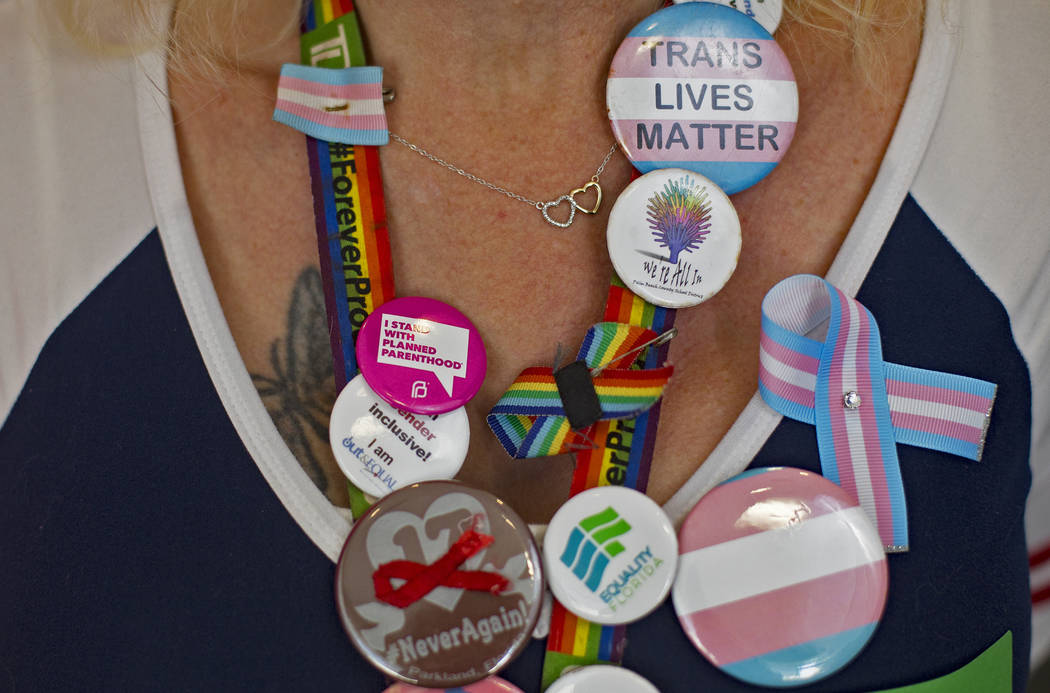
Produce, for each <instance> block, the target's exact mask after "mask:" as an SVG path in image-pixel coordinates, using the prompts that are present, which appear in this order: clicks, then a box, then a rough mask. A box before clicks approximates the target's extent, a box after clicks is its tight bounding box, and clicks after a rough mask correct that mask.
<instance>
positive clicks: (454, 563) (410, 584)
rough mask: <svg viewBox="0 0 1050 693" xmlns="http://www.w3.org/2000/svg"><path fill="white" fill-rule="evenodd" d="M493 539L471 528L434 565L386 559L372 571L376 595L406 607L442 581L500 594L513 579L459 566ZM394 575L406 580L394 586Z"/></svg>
mask: <svg viewBox="0 0 1050 693" xmlns="http://www.w3.org/2000/svg"><path fill="white" fill-rule="evenodd" d="M493 541H495V539H494V538H493V537H492V536H490V535H488V534H480V533H479V532H475V531H474V530H473V529H468V530H467V531H466V532H464V533H463V535H462V536H461V537H460V538H459V539H457V540H456V542H455V543H454V544H452V546H451V547H449V550H448V552H447V553H446V554H445V555H444V556H442V557H441V558H439V559H438V560H436V561H434V562H433V563H431V564H430V565H424V564H422V563H416V562H415V561H389V562H387V563H384V564H383V565H381V566H379V567H378V568H377V569H376V571H375V572H374V573H372V584H373V585H374V586H375V591H376V597H378V598H379V600H380V601H383V602H386V603H387V604H390V605H392V606H396V607H398V608H399V609H404V608H405V607H408V606H410V605H412V604H414V603H415V602H417V601H419V600H420V599H422V598H423V597H425V596H426V595H428V594H429V593H430V591H431V590H432V589H434V588H435V587H437V586H439V585H441V586H444V587H459V588H461V589H465V590H477V591H481V592H492V593H493V594H499V593H500V592H502V591H503V590H505V589H507V587H508V586H509V585H510V581H509V580H507V578H505V577H503V576H502V575H500V574H499V573H492V572H487V571H484V570H457V568H459V566H460V565H462V564H463V562H464V561H465V560H467V559H468V558H470V557H471V556H473V555H474V554H476V553H477V552H478V551H481V550H482V549H483V548H485V547H486V546H488V545H489V544H491V543H492V542H493ZM392 579H399V580H405V584H403V585H401V587H398V588H397V589H394V586H393V584H391V582H390V581H391V580H392Z"/></svg>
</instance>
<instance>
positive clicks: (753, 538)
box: [672, 467, 888, 687]
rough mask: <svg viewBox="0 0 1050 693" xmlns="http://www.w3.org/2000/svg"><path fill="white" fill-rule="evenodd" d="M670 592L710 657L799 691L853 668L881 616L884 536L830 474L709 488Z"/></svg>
mask: <svg viewBox="0 0 1050 693" xmlns="http://www.w3.org/2000/svg"><path fill="white" fill-rule="evenodd" d="M678 539H679V548H680V551H681V556H680V558H679V563H678V577H677V579H676V580H675V584H674V589H673V591H672V600H673V602H674V608H675V612H676V613H677V614H678V619H679V621H680V622H681V624H682V628H683V629H684V630H685V633H686V635H687V636H688V637H689V639H690V640H691V641H692V642H693V644H694V645H695V646H696V648H697V649H698V650H700V652H701V653H702V654H703V655H704V657H706V658H707V659H708V660H709V661H710V662H711V663H712V664H714V665H715V666H716V667H718V668H719V669H721V670H722V671H724V672H726V673H727V674H730V675H731V676H734V677H736V678H738V679H741V680H743V681H746V682H748V683H751V684H756V685H760V686H775V687H784V686H799V685H802V684H807V683H813V682H814V681H817V680H820V679H822V678H825V677H827V676H829V675H831V674H833V673H834V672H836V671H838V670H839V669H841V668H842V667H844V666H846V665H847V664H848V663H849V662H850V661H851V660H852V659H853V658H854V657H855V656H856V655H857V653H859V652H860V650H861V649H862V648H863V647H864V646H865V645H866V644H867V642H868V640H869V639H870V638H871V636H872V634H873V632H874V630H875V627H876V625H877V624H878V622H879V620H880V619H881V617H882V611H883V607H884V606H885V603H886V591H887V584H888V577H887V567H886V555H885V553H884V552H883V549H882V541H881V540H880V538H879V534H878V532H877V531H876V530H875V527H874V526H873V525H872V523H871V521H870V520H869V519H868V516H867V515H866V514H865V513H864V511H863V509H861V507H860V506H859V505H858V504H857V501H856V500H855V499H853V498H851V497H850V496H849V494H847V493H846V492H845V491H843V490H842V489H841V488H840V487H839V486H838V485H836V484H834V483H832V482H831V481H829V480H827V479H825V478H824V477H822V476H820V475H818V474H813V473H811V472H807V471H804V470H801V469H793V468H790V467H772V468H768V469H756V470H752V471H749V472H745V473H744V474H741V475H739V476H737V477H734V478H732V479H730V480H729V481H726V482H725V483H723V484H721V485H719V486H717V487H715V488H714V489H712V490H711V491H710V492H709V493H707V494H706V495H705V496H704V497H703V498H701V499H700V502H698V503H697V504H696V507H694V508H693V510H692V511H691V512H690V513H689V515H688V516H687V517H686V519H685V521H684V522H683V524H682V528H681V531H680V533H679V538H678Z"/></svg>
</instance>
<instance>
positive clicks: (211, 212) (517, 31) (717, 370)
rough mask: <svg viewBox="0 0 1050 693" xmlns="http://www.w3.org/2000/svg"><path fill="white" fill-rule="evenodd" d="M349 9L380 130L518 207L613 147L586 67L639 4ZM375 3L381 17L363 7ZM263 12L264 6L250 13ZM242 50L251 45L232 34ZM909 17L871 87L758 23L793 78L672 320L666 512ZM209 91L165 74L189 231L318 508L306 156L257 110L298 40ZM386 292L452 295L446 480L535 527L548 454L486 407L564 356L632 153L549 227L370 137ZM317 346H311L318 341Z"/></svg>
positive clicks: (854, 137) (252, 56)
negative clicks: (372, 76)
mask: <svg viewBox="0 0 1050 693" xmlns="http://www.w3.org/2000/svg"><path fill="white" fill-rule="evenodd" d="M610 4H615V7H616V9H615V11H611V10H609V9H607V8H605V7H604V6H603V5H604V4H603V3H599V2H593V3H580V4H576V3H550V4H549V5H548V4H546V3H538V2H529V3H490V4H486V5H484V9H483V11H481V10H478V9H477V8H476V7H475V6H473V5H471V4H468V3H426V2H419V3H417V2H399V3H378V2H375V1H374V0H364V1H360V2H358V3H356V5H357V10H358V12H359V16H360V19H361V23H362V26H363V27H364V28H365V33H366V37H367V39H366V40H367V51H368V52H367V54H368V55H369V63H370V64H374V65H382V66H383V67H384V83H385V84H387V85H392V86H394V87H395V88H396V89H397V99H396V101H395V102H394V103H393V104H391V105H390V106H389V107H388V109H387V116H388V120H389V123H390V129H391V130H392V131H393V132H396V133H398V134H400V135H402V136H404V137H405V138H407V139H408V140H409V141H412V142H414V143H416V144H418V145H420V146H422V147H424V148H426V149H427V150H429V151H431V152H433V153H434V154H436V155H438V156H441V157H442V158H445V159H447V160H450V161H452V162H454V163H456V164H457V165H459V166H461V167H463V168H464V169H466V170H468V171H471V172H473V173H475V174H477V175H480V176H481V177H483V178H485V179H486V180H489V181H492V182H494V183H496V184H498V185H503V186H504V187H507V188H509V189H511V190H514V191H515V192H520V193H522V194H524V195H525V196H527V197H531V198H533V199H541V200H547V199H553V198H555V197H557V196H559V195H561V194H563V193H565V192H568V191H569V190H570V189H572V188H575V187H578V186H580V185H582V184H583V183H584V182H586V181H587V180H588V179H589V178H590V176H591V175H592V174H593V173H594V170H595V168H596V167H597V166H598V164H599V163H600V162H601V160H602V158H603V157H604V156H605V153H606V152H607V151H608V149H609V146H610V145H611V143H612V135H611V133H610V128H609V123H608V119H607V118H606V113H605V97H604V94H605V76H606V73H607V69H608V65H609V63H610V61H611V58H612V54H613V52H614V51H615V49H616V47H617V46H618V45H619V42H620V40H621V38H622V37H623V36H624V35H625V34H626V33H627V31H628V30H629V29H630V28H631V27H632V26H634V24H636V23H637V22H638V21H640V20H641V19H642V18H644V17H645V16H646V15H647V14H649V13H650V12H652V11H653V10H655V9H656V7H655V6H654V3H652V2H627V3H624V2H620V3H610ZM380 5H381V6H380ZM270 9H272V10H273V11H274V12H275V13H276V12H277V10H276V9H275V8H271V7H270V6H269V5H268V4H266V3H261V7H260V12H261V13H263V14H262V15H261V16H265V12H267V11H268V10H270ZM242 38H243V40H245V41H246V42H249V43H250V42H251V36H250V35H246V36H245V37H242ZM919 38H920V36H919V29H918V28H917V27H915V26H912V27H905V28H898V29H895V30H885V31H884V32H882V34H880V36H879V41H880V46H881V48H882V52H883V54H884V56H885V58H886V62H885V66H884V68H882V69H881V70H880V73H879V80H878V85H877V87H878V88H873V86H872V84H870V83H869V81H867V80H866V79H865V78H864V77H863V76H862V75H861V74H860V72H859V71H858V70H857V69H856V68H855V66H854V64H853V62H852V60H851V57H850V52H849V47H848V46H846V45H844V44H841V43H838V42H836V41H835V40H833V39H829V38H828V37H827V36H826V35H824V34H823V33H822V32H820V31H818V30H815V29H813V28H811V27H807V26H803V25H799V24H792V23H790V22H789V23H786V24H784V25H782V27H781V28H780V30H779V31H778V33H777V40H778V42H779V43H780V45H781V46H782V47H783V48H784V50H785V52H786V53H787V55H788V58H789V59H790V61H791V64H792V66H793V67H794V70H795V74H796V78H797V80H798V87H799V101H800V112H799V119H798V120H799V125H798V129H797V132H796V135H795V139H794V142H793V144H792V146H791V149H790V151H789V152H788V154H787V156H786V158H785V159H784V160H783V162H782V163H781V164H780V166H779V167H778V168H777V169H776V170H774V172H773V173H772V174H771V175H770V176H768V177H767V178H766V179H765V180H763V181H762V182H760V183H759V184H758V185H756V186H754V187H753V188H751V189H749V190H747V191H744V192H742V193H739V194H737V195H734V196H733V198H732V199H733V203H734V205H735V206H736V208H737V212H738V214H739V216H740V220H741V224H742V227H743V249H742V251H741V256H740V262H739V265H738V268H737V270H736V273H735V274H734V275H733V277H732V278H731V279H730V281H729V283H728V284H727V285H726V286H725V288H724V289H723V290H722V291H721V292H720V293H719V294H718V295H717V296H715V297H714V298H712V299H711V300H709V301H706V302H705V303H703V304H701V305H700V306H698V307H695V308H691V309H685V310H682V311H679V313H678V318H677V322H676V324H677V326H678V328H679V330H680V335H679V336H678V337H677V338H676V339H675V340H674V342H673V343H672V347H671V360H672V362H673V363H674V365H675V368H676V373H675V377H674V378H673V379H672V381H671V385H670V386H669V388H668V390H667V393H666V395H665V397H666V400H665V404H664V407H663V412H662V418H661V422H660V429H659V437H658V440H657V445H656V449H655V453H654V457H653V466H652V474H651V477H650V482H649V488H648V493H649V495H650V496H652V497H653V498H654V499H655V500H657V501H658V502H663V501H665V500H666V499H667V498H669V497H670V496H671V494H673V493H674V491H675V490H677V488H678V487H679V486H680V485H681V484H682V483H683V482H684V481H685V480H686V479H687V478H688V477H689V476H690V475H691V474H692V473H693V472H694V471H695V470H696V469H697V468H698V467H699V466H700V465H701V464H702V463H703V460H704V459H705V458H706V457H707V455H708V454H709V453H710V452H711V450H712V449H713V448H714V447H715V445H716V444H717V443H718V441H719V440H720V439H721V437H722V436H723V435H724V434H725V432H726V431H727V430H728V429H729V427H730V426H731V425H732V423H733V421H734V420H735V419H736V417H737V415H738V414H739V413H740V411H741V410H742V409H743V407H744V405H745V404H746V403H747V401H748V400H749V399H750V397H751V395H752V394H753V393H754V391H755V387H756V382H757V370H758V360H757V354H758V336H759V315H760V314H759V306H760V302H761V299H762V297H763V295H764V294H765V292H766V291H767V290H768V289H769V288H770V287H771V286H772V285H773V284H774V283H776V282H777V281H778V280H780V279H782V278H784V277H786V276H789V275H792V274H797V273H800V272H807V273H813V274H824V273H825V272H826V270H827V268H828V267H829V266H830V264H831V262H832V260H833V259H834V257H835V254H836V253H837V251H838V248H839V246H840V245H841V243H842V241H843V239H844V238H845V236H846V233H847V231H848V229H849V226H850V224H851V223H852V221H853V218H854V217H855V216H856V214H857V211H858V210H859V208H860V206H861V204H862V203H863V201H864V198H865V196H866V194H867V191H868V189H869V187H870V186H871V183H872V181H873V179H874V177H875V174H876V172H877V170H878V166H879V163H880V161H881V158H882V154H883V152H884V150H885V148H886V145H887V144H888V142H889V138H890V136H891V134H892V132H893V127H894V125H895V123H896V120H897V116H898V113H899V111H900V107H901V104H902V103H903V100H904V97H905V95H906V92H907V88H908V83H909V80H910V78H911V73H912V70H913V68H914V62H915V57H916V55H917V51H918V42H919ZM244 56H245V57H244V60H243V61H242V63H241V64H240V66H239V68H238V69H237V70H236V71H233V70H229V71H228V74H226V75H225V79H223V80H219V81H217V80H214V79H209V80H203V79H199V78H196V77H194V74H193V69H192V66H193V58H192V56H183V58H184V59H185V63H184V66H185V67H186V69H185V70H180V71H178V72H175V71H173V72H172V73H171V74H170V87H171V97H172V103H173V108H174V112H175V119H176V135H177V138H178V143H179V154H180V159H181V162H182V166H183V175H184V178H185V181H186V188H187V194H188V196H189V202H190V207H191V209H192V211H193V218H194V223H195V225H196V228H197V233H198V236H199V238H200V240H201V244H202V247H203V249H204V253H205V257H206V259H207V262H208V267H209V270H210V271H211V274H212V279H213V281H214V282H215V285H216V289H217V291H218V294H219V298H220V301H221V302H222V306H223V310H224V312H225V314H226V317H227V320H228V321H229V324H230V327H231V329H232V331H233V335H234V338H235V340H236V342H237V346H238V348H239V350H240V352H241V355H242V356H243V358H244V361H245V363H246V365H247V367H248V370H249V372H251V373H252V374H253V377H254V378H255V382H256V385H257V387H258V388H259V391H260V394H261V396H262V397H263V400H264V402H265V403H266V404H267V408H268V410H269V411H270V412H271V415H273V416H274V419H275V421H276V422H277V424H278V428H279V430H280V431H281V433H282V435H283V436H284V437H285V439H286V441H288V443H289V445H290V446H291V448H292V450H293V452H295V453H296V456H297V457H298V458H299V459H300V461H301V462H302V463H303V465H304V468H306V469H307V470H308V472H310V473H311V475H312V476H313V477H314V478H315V481H317V483H318V484H319V485H320V486H321V487H322V488H324V489H325V491H326V493H327V494H328V495H329V497H330V498H332V499H333V500H334V501H336V502H341V501H342V502H345V500H344V499H345V491H344V488H343V482H342V481H341V479H342V477H341V474H340V473H339V471H338V469H337V468H336V467H335V465H334V462H333V461H332V459H331V452H330V451H329V450H328V449H327V415H328V411H330V408H331V403H332V401H333V400H334V396H335V392H334V384H332V381H331V378H330V375H329V374H330V372H331V356H330V354H328V353H327V349H328V344H327V333H326V328H325V325H324V321H323V307H321V306H320V305H319V304H318V301H319V300H320V298H319V293H318V283H319V282H318V278H317V270H316V264H317V249H316V242H315V237H314V221H313V207H312V199H311V194H310V185H309V172H308V170H307V159H306V148H305V146H304V144H303V136H302V135H301V134H299V133H298V132H295V131H293V130H291V129H290V128H287V127H285V126H282V125H278V124H276V123H274V122H272V120H271V115H272V110H273V99H274V96H273V95H274V93H275V91H276V83H277V77H278V72H279V69H280V65H281V64H282V63H284V62H295V61H296V60H297V56H298V37H297V36H290V37H288V39H287V40H283V41H281V42H278V43H271V44H270V45H267V46H266V47H265V48H264V49H257V50H253V51H248V50H246V51H245V52H244ZM381 160H382V168H383V174H384V190H385V194H386V205H387V216H388V222H389V228H390V237H391V245H392V253H393V261H394V277H395V284H396V288H397V293H398V295H400V296H411V295H422V296H430V297H433V298H437V299H440V300H443V301H446V302H448V303H451V304H453V305H455V306H456V307H457V308H459V309H460V310H461V311H463V312H464V313H465V314H467V315H468V316H469V317H470V318H471V320H472V321H473V322H474V323H475V325H477V327H478V328H479V329H480V331H481V334H482V336H483V338H484V340H485V344H486V349H487V352H488V361H489V370H488V376H487V377H486V380H485V383H484V385H483V387H482V389H481V391H480V393H479V394H478V396H477V397H476V398H475V399H474V400H473V401H472V402H471V404H470V405H468V413H469V414H470V425H471V441H470V453H469V455H468V458H467V462H466V464H465V465H464V468H463V471H462V472H461V474H460V477H459V478H460V479H461V480H463V481H465V482H466V483H468V484H472V485H475V486H479V487H482V488H486V489H488V490H490V491H492V492H493V493H495V494H496V495H498V496H500V497H502V498H504V499H505V500H507V501H508V502H509V503H511V505H513V506H514V507H515V508H516V509H517V510H518V511H519V512H520V513H521V514H522V515H523V516H524V517H525V518H526V519H527V520H529V521H532V522H540V521H545V520H546V519H548V518H549V517H550V515H551V514H552V513H553V512H554V510H555V509H556V508H557V507H558V506H559V505H560V504H561V503H562V502H563V501H564V500H565V498H566V497H567V494H568V487H569V481H570V478H571V473H572V459H571V458H569V457H566V456H563V457H556V458H544V459H538V460H519V461H515V460H511V459H509V458H508V457H507V455H506V453H505V452H504V451H503V450H502V448H501V447H500V446H499V444H498V442H497V441H496V439H495V438H494V437H493V436H492V435H491V433H490V432H489V431H488V427H487V426H486V425H485V422H484V415H485V413H486V412H487V411H488V409H489V408H490V407H491V406H492V405H493V403H495V401H496V400H497V399H498V398H499V396H500V395H501V394H502V392H503V391H504V390H505V389H506V387H507V386H508V385H509V384H510V383H511V382H512V381H513V379H514V377H515V376H516V375H517V374H518V373H519V372H520V371H521V370H522V369H523V368H525V367H528V366H533V365H549V364H550V363H551V362H552V361H553V358H554V354H555V351H556V349H557V345H558V344H561V345H562V348H563V351H564V352H566V353H572V352H575V350H576V349H577V347H578V345H579V342H580V340H581V338H582V337H583V334H584V332H585V331H586V329H587V327H588V326H589V325H591V324H592V323H594V322H596V321H597V320H598V319H600V317H601V314H602V307H603V305H604V301H605V294H606V289H607V286H608V278H609V277H610V273H611V272H612V269H611V266H610V263H609V260H608V255H607V253H606V250H605V222H606V219H607V216H608V212H609V209H610V208H611V206H612V201H613V200H614V199H615V197H616V194H617V193H618V192H619V191H620V190H621V189H622V188H623V187H624V186H625V185H626V184H627V182H628V181H629V179H630V174H631V166H630V164H629V163H628V162H627V161H626V159H624V158H623V157H622V156H621V155H620V154H617V155H615V156H614V157H613V158H612V160H611V161H610V162H609V164H608V165H607V166H606V170H605V172H604V174H603V175H602V178H601V184H602V188H603V190H604V192H605V202H604V203H603V205H602V208H601V210H600V211H599V213H598V214H596V215H594V216H585V215H577V219H576V221H575V223H574V224H573V225H572V227H571V228H570V229H567V230H563V229H557V228H554V227H552V226H549V225H548V224H546V222H544V221H543V219H542V218H541V216H540V214H539V212H537V211H536V210H535V209H534V208H532V207H530V206H528V205H526V204H523V203H521V202H517V201H514V200H510V199H508V198H506V197H503V196H501V195H499V194H496V193H494V192H492V191H490V190H488V189H486V188H483V187H482V186H479V185H477V184H475V183H472V182H470V181H468V180H466V179H463V178H461V177H459V176H456V175H455V174H453V173H451V172H449V171H447V170H445V169H444V168H441V167H439V166H436V165H434V164H433V163H431V162H428V161H425V160H424V159H422V158H420V157H419V156H418V155H416V154H414V153H412V152H411V151H409V150H408V149H406V148H404V147H402V146H400V145H396V144H391V145H389V146H387V147H385V148H383V149H382V152H381ZM319 343H320V346H318V344H319Z"/></svg>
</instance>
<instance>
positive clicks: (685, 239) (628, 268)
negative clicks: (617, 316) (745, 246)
mask: <svg viewBox="0 0 1050 693" xmlns="http://www.w3.org/2000/svg"><path fill="white" fill-rule="evenodd" d="M606 240H607V242H608V244H609V258H610V259H611V260H612V263H613V267H614V268H615V269H616V274H618V275H619V276H620V279H622V280H623V283H624V284H626V285H627V288H628V289H630V290H631V291H633V292H634V293H636V294H638V295H639V296H641V297H642V298H644V299H645V300H647V301H649V302H650V303H654V304H656V305H658V306H664V307H665V308H687V307H689V306H695V305H696V304H698V303H701V302H703V301H706V300H707V299H709V298H711V297H712V296H714V295H715V294H716V293H718V291H719V290H721V288H722V287H723V286H725V284H726V282H727V281H729V277H730V276H732V274H733V270H735V269H736V263H737V259H738V258H739V257H740V243H741V240H740V219H739V218H738V217H737V215H736V210H735V209H734V208H733V203H732V202H730V201H729V198H728V197H726V195H725V193H723V192H722V191H721V190H720V189H719V188H718V186H717V185H715V184H714V183H712V182H711V181H709V180H708V179H706V178H704V177H703V176H701V175H699V174H697V173H693V172H692V171H686V170H684V169H662V170H660V171H653V172H652V173H647V174H645V175H644V176H641V177H639V178H637V179H635V180H634V181H632V182H631V184H630V185H628V186H627V187H626V188H625V189H624V191H623V192H622V193H621V194H620V196H619V197H618V198H617V199H616V204H614V205H613V208H612V211H611V212H610V213H609V224H608V227H607V229H606Z"/></svg>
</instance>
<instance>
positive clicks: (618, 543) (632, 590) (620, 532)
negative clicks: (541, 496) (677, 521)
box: [561, 506, 664, 611]
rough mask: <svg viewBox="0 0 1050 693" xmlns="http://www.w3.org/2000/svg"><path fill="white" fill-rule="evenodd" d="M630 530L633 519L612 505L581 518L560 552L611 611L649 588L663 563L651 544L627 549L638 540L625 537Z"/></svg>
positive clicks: (567, 565) (574, 572)
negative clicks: (627, 517) (623, 514)
mask: <svg viewBox="0 0 1050 693" xmlns="http://www.w3.org/2000/svg"><path fill="white" fill-rule="evenodd" d="M630 531H631V525H630V523H629V522H628V521H627V520H625V519H624V518H623V517H621V516H620V513H618V512H617V511H616V509H615V508H613V507H612V506H609V507H607V508H605V510H602V511H601V512H597V513H595V514H593V515H589V516H587V517H585V518H583V519H582V520H580V522H579V524H578V525H576V526H575V527H573V528H572V532H570V533H569V539H568V541H566V543H565V550H564V551H562V554H561V562H562V563H563V564H564V565H565V566H566V567H567V568H569V569H570V570H571V571H572V574H573V575H575V576H576V577H577V578H579V579H580V581H581V582H582V583H583V584H584V585H585V586H586V587H587V589H589V590H590V591H591V592H595V593H596V594H597V596H598V597H599V598H600V599H601V600H602V601H603V602H604V603H605V604H606V606H608V607H609V608H610V609H611V610H612V611H617V610H619V609H620V608H621V607H623V606H624V605H626V604H627V602H629V601H630V600H631V599H632V598H633V597H634V596H635V594H637V593H638V592H639V591H648V590H647V589H646V583H647V582H648V580H649V578H650V577H652V576H654V575H656V573H657V572H659V570H660V567H661V566H662V565H663V564H664V559H663V558H661V557H659V556H657V555H654V554H653V549H652V547H651V546H649V545H648V544H646V545H645V547H644V548H641V549H639V548H638V547H637V546H634V547H633V548H631V550H630V551H629V552H628V546H631V545H632V544H636V543H637V542H633V541H628V540H627V538H626V537H625V535H627V534H628V532H630ZM636 534H637V533H636ZM630 538H632V539H636V538H637V537H635V536H634V535H632V536H631V537H630ZM625 543H626V544H627V545H628V546H624V544H625ZM614 559H615V560H614ZM610 568H611V570H610ZM658 582H659V581H658Z"/></svg>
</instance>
